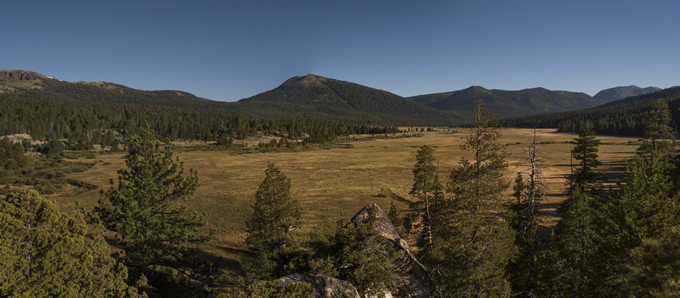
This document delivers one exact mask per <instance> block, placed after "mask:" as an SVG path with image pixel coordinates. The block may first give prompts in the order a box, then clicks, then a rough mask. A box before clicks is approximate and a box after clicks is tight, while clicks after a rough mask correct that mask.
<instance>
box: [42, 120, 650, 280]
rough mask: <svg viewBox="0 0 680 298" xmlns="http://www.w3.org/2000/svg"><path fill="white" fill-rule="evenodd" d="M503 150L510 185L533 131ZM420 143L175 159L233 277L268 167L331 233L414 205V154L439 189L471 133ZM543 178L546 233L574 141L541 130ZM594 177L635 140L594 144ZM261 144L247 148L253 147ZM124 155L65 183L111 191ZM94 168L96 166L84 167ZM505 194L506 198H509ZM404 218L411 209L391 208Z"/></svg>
mask: <svg viewBox="0 0 680 298" xmlns="http://www.w3.org/2000/svg"><path fill="white" fill-rule="evenodd" d="M501 132H502V133H503V137H502V139H501V144H503V145H506V148H507V152H508V164H509V169H508V172H507V175H506V177H507V179H514V177H515V175H516V174H517V172H523V171H526V170H527V164H526V163H525V159H526V153H525V149H526V147H527V143H528V141H529V139H530V138H531V136H532V133H533V130H530V129H502V130H501ZM421 134H422V136H419V137H407V138H386V139H371V140H359V141H352V142H348V143H349V144H351V146H348V147H349V148H336V149H320V150H314V151H305V152H283V153H256V154H244V155H232V154H230V153H229V152H226V151H210V152H208V151H187V152H178V153H176V156H179V157H180V159H181V161H183V162H184V165H185V168H194V169H196V170H197V171H198V175H199V182H200V184H201V186H200V187H199V189H198V191H197V192H196V194H195V195H194V196H193V197H192V198H190V199H189V201H188V202H187V205H188V206H189V207H190V208H191V209H193V210H195V211H198V212H205V214H206V219H207V221H208V223H209V227H210V228H211V229H214V230H216V231H217V233H218V238H217V239H216V241H214V242H213V243H211V245H209V246H207V247H204V248H203V249H204V250H205V251H206V253H207V254H209V255H212V256H214V257H216V259H219V260H221V261H222V263H223V264H224V266H225V267H226V268H229V269H233V270H238V263H237V260H238V258H239V257H240V256H241V255H242V254H243V253H245V251H246V247H245V243H244V239H245V236H246V233H245V224H244V221H245V219H246V218H247V217H248V216H249V215H250V212H251V208H250V206H251V205H252V204H253V201H254V199H253V194H254V192H255V190H256V189H257V187H258V185H259V183H260V182H261V181H262V179H264V170H265V169H266V167H267V163H275V164H276V165H278V166H279V167H280V169H281V171H282V172H283V173H285V174H286V175H287V176H288V178H289V179H290V180H291V185H292V189H291V190H292V193H293V195H294V196H295V198H297V199H298V200H299V201H300V203H301V205H302V208H303V218H304V221H305V226H304V229H307V230H311V229H322V230H327V231H332V230H333V229H334V228H335V227H336V222H337V221H338V220H339V219H340V218H341V216H342V217H344V218H345V220H347V219H348V218H349V217H351V216H352V215H354V213H356V212H357V211H359V210H360V209H361V208H363V207H364V206H366V205H367V204H369V203H373V202H375V203H378V204H379V205H380V206H382V207H383V208H384V209H387V208H389V206H390V201H391V200H392V199H391V198H389V197H384V196H379V195H378V194H380V193H381V192H385V191H386V190H389V191H391V192H393V193H395V194H397V195H399V196H401V197H404V198H407V199H412V198H411V197H410V196H409V194H408V192H409V190H410V188H411V186H412V178H413V174H412V172H411V170H412V168H413V165H414V164H415V162H416V160H415V154H416V151H417V150H418V147H420V146H421V145H428V146H431V147H434V148H435V152H434V155H435V157H436V158H437V159H438V161H439V169H440V173H441V176H442V181H444V182H447V181H448V172H449V170H450V169H451V168H453V167H454V166H456V165H457V164H458V162H459V160H460V158H461V157H463V156H469V155H468V153H467V152H463V151H461V149H460V144H462V143H463V142H465V138H467V136H468V131H466V130H465V129H459V130H458V131H452V130H451V131H447V130H439V131H435V132H424V133H421ZM538 135H539V141H540V142H544V143H545V144H542V145H540V147H539V148H540V156H541V157H542V164H541V165H540V167H541V169H542V170H543V176H544V177H545V181H546V183H547V185H548V187H549V191H548V193H549V195H548V198H547V201H546V202H544V204H545V205H544V206H545V207H546V211H547V214H548V217H547V218H546V219H547V220H546V222H545V225H546V227H551V226H553V225H554V224H555V223H556V221H557V220H558V218H557V217H556V214H555V212H554V211H555V209H556V208H557V207H559V204H560V203H561V202H562V201H563V200H564V199H565V191H566V188H567V180H566V176H567V175H568V174H569V172H570V153H569V148H570V145H569V144H568V143H566V142H568V141H570V140H573V139H574V138H575V137H576V135H575V134H569V133H556V132H555V131H554V130H552V129H541V130H538ZM598 139H599V140H601V141H602V142H603V143H605V144H603V145H601V146H600V160H601V161H602V162H603V163H604V165H603V166H602V167H601V168H600V169H599V170H602V171H605V172H608V173H609V174H608V176H609V178H611V179H619V180H621V179H622V177H623V176H622V172H623V171H624V169H625V159H626V158H627V157H628V156H630V155H631V154H632V153H633V152H634V151H635V149H636V148H637V146H634V145H627V142H628V141H634V140H636V138H629V137H609V136H598ZM260 141H261V140H258V139H252V140H248V142H249V143H250V144H257V143H258V142H260ZM123 155H124V154H123V153H119V154H101V155H97V158H96V160H97V164H96V165H95V166H94V167H93V168H92V169H90V170H89V171H87V172H83V173H73V174H69V175H68V176H67V178H72V179H77V180H81V181H84V182H87V183H91V184H95V185H99V186H100V189H102V188H103V189H106V188H108V187H109V184H108V181H109V179H114V180H115V179H117V178H116V177H117V174H116V171H117V170H118V169H120V168H123V167H124V166H125V164H124V160H123ZM83 161H84V162H90V163H91V162H92V161H93V160H91V159H90V160H83ZM510 192H511V190H510V191H508V195H510ZM98 197H99V191H98V190H96V191H89V192H85V193H82V194H78V195H59V196H53V198H54V199H56V200H57V201H58V203H59V204H60V205H61V206H62V210H66V211H71V210H73V208H74V204H75V201H78V203H79V204H80V206H83V207H85V208H86V209H91V208H92V207H93V206H95V205H96V202H97V199H98ZM395 204H397V205H398V206H399V208H400V209H401V211H402V212H407V211H408V210H407V209H408V206H407V205H408V204H406V203H403V202H398V201H395Z"/></svg>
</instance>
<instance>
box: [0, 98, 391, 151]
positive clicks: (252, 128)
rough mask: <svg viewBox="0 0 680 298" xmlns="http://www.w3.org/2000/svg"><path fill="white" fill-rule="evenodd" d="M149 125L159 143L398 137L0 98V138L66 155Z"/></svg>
mask: <svg viewBox="0 0 680 298" xmlns="http://www.w3.org/2000/svg"><path fill="white" fill-rule="evenodd" d="M146 125H148V126H149V127H150V128H151V129H153V130H154V131H156V132H157V135H158V136H159V137H161V138H168V139H170V140H172V141H174V140H199V141H220V139H222V141H221V143H224V144H227V143H228V139H240V140H242V139H246V138H248V137H249V136H256V135H258V134H262V135H271V136H278V137H282V138H285V139H288V140H304V141H305V142H327V141H330V140H333V139H335V138H336V137H339V136H347V135H350V134H384V133H397V132H399V130H398V129H397V128H396V127H379V126H368V125H351V124H345V123H341V122H336V121H330V120H324V119H319V118H316V119H314V118H297V117H288V118H253V117H246V116H234V115H230V114H225V113H222V112H206V111H196V110H191V109H182V108H173V107H164V106H156V105H135V104H109V103H103V102H99V103H83V102H74V101H71V100H66V101H60V100H51V99H32V98H19V97H13V96H7V95H6V96H3V97H1V98H0V135H11V134H29V135H31V136H32V137H33V138H34V139H36V140H45V141H49V140H58V139H67V140H68V141H67V143H68V144H69V146H70V149H78V148H81V149H91V148H92V145H93V144H101V145H102V146H105V147H108V146H112V145H114V144H118V143H119V142H124V140H125V138H127V137H129V136H134V135H136V134H137V133H138V131H139V129H140V128H141V127H143V126H146Z"/></svg>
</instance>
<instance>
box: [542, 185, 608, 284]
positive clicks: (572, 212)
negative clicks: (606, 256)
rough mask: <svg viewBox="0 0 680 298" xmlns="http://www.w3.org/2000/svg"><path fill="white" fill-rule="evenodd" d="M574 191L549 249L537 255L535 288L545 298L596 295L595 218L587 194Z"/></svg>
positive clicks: (563, 206) (567, 202)
mask: <svg viewBox="0 0 680 298" xmlns="http://www.w3.org/2000/svg"><path fill="white" fill-rule="evenodd" d="M581 189H582V188H581V187H580V186H577V187H574V188H573V191H572V192H571V194H570V196H569V198H568V199H567V200H566V201H565V202H564V203H563V204H562V206H561V207H560V210H559V212H560V213H561V215H562V219H561V220H560V222H559V224H558V226H557V228H556V230H555V232H554V235H553V237H552V239H550V242H549V243H548V248H547V249H546V250H544V251H543V252H541V253H540V255H539V261H538V273H539V274H538V277H537V282H536V289H537V292H538V293H539V295H541V296H546V297H565V296H586V297H588V296H597V295H596V293H597V292H596V289H595V288H596V282H594V281H593V280H594V277H595V276H597V274H598V273H599V272H598V271H597V270H599V269H598V268H597V267H598V266H597V264H598V263H597V262H596V259H597V257H596V249H597V246H596V242H595V229H594V224H593V222H594V217H595V211H594V209H593V208H592V207H591V202H590V199H589V198H588V195H587V194H586V193H584V192H582V191H581Z"/></svg>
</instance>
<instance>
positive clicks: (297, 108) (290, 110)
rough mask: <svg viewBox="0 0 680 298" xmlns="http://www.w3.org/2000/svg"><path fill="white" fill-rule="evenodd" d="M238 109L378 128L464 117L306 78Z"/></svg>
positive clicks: (453, 121) (382, 93) (383, 94)
mask: <svg viewBox="0 0 680 298" xmlns="http://www.w3.org/2000/svg"><path fill="white" fill-rule="evenodd" d="M237 103H238V105H239V106H240V108H241V109H243V111H244V112H245V111H246V110H257V111H259V112H266V111H271V112H282V111H285V113H286V114H289V115H294V116H297V115H313V116H316V117H323V118H327V119H331V120H340V121H344V122H352V123H370V124H378V125H387V124H390V125H452V124H458V123H461V122H462V120H461V119H464V120H467V119H468V118H469V117H465V116H464V114H461V113H456V112H451V111H440V110H436V109H433V108H430V107H428V106H425V105H422V104H419V103H416V102H414V101H412V100H409V99H406V98H403V97H401V96H398V95H396V94H393V93H390V92H387V91H382V90H378V89H374V88H370V87H366V86H362V85H359V84H355V83H350V82H345V81H340V80H334V79H329V78H324V77H320V76H316V75H312V74H309V75H307V76H300V77H293V78H290V79H288V80H287V81H285V82H284V83H283V84H281V85H280V86H279V87H277V88H275V89H272V90H269V91H267V92H263V93H260V94H258V95H255V96H253V97H250V98H245V99H242V100H240V101H238V102H237Z"/></svg>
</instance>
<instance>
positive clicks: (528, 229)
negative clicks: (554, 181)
mask: <svg viewBox="0 0 680 298" xmlns="http://www.w3.org/2000/svg"><path fill="white" fill-rule="evenodd" d="M526 152H527V155H528V156H527V162H528V163H529V171H528V173H526V175H525V176H527V177H528V184H525V183H524V178H523V175H522V174H521V173H520V174H518V175H517V178H516V179H515V186H514V187H513V190H514V191H515V192H514V195H513V196H514V197H515V201H514V202H512V204H511V209H512V210H513V211H514V214H513V219H512V222H511V225H512V227H513V229H514V230H515V231H517V238H516V240H515V244H516V245H517V247H518V248H519V250H520V254H519V257H518V258H517V260H516V261H515V262H514V263H513V264H512V266H511V271H512V282H513V288H515V290H516V291H531V290H532V289H533V287H534V282H535V279H536V275H537V268H536V257H537V251H538V250H540V249H542V247H543V243H542V242H541V241H540V239H539V237H538V228H539V225H540V224H541V222H542V220H541V219H542V214H541V202H542V201H543V198H544V196H545V193H546V185H545V183H544V182H543V178H542V177H543V176H542V174H541V173H542V172H541V169H540V168H539V166H538V164H539V163H540V162H541V160H540V157H539V155H538V152H539V150H538V139H537V137H536V130H535V129H534V137H533V138H532V139H531V141H530V142H529V147H528V148H527V150H526Z"/></svg>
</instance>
